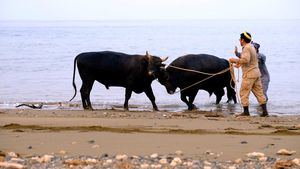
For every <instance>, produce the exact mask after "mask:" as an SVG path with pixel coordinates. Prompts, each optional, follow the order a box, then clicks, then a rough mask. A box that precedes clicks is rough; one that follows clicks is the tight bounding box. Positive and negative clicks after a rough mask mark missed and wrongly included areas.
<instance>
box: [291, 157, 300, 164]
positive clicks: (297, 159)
mask: <svg viewBox="0 0 300 169" xmlns="http://www.w3.org/2000/svg"><path fill="white" fill-rule="evenodd" d="M292 162H293V163H294V164H296V165H297V166H300V159H299V158H295V159H293V160H292Z"/></svg>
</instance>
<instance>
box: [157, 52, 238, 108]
mask: <svg viewBox="0 0 300 169" xmlns="http://www.w3.org/2000/svg"><path fill="white" fill-rule="evenodd" d="M170 65H171V66H168V67H167V68H166V69H161V71H160V75H159V76H158V80H159V82H160V83H161V84H162V85H164V86H165V87H166V89H167V92H168V93H169V94H173V93H174V92H175V90H176V88H177V87H179V88H180V89H181V91H180V95H181V100H182V101H183V102H184V103H186V104H187V106H188V109H189V110H192V109H195V108H196V106H195V105H194V104H193V102H194V99H195V97H196V95H197V93H198V90H199V89H202V90H205V91H207V92H208V93H209V94H210V95H212V93H214V94H215V95H216V104H218V103H219V102H220V101H221V99H222V96H223V95H224V87H226V88H227V97H228V101H227V102H229V101H230V100H232V99H233V100H234V102H235V103H236V96H235V91H234V89H233V88H232V87H234V85H235V84H234V82H233V81H232V79H231V74H230V71H225V72H223V73H221V74H218V75H215V76H213V77H211V78H209V77H210V76H211V75H206V74H202V73H199V72H205V73H210V74H215V73H218V72H221V71H223V70H226V69H228V68H229V62H228V61H227V60H225V59H221V58H218V57H216V56H212V55H207V54H199V55H193V54H190V55H185V56H182V57H179V58H177V59H176V60H174V61H173V62H172V63H171V64H170ZM179 68H183V69H185V70H183V69H179ZM188 70H195V71H198V72H195V71H188ZM202 80H203V82H201V83H199V84H197V82H200V81H202ZM194 84H196V85H194ZM191 85H194V86H191ZM189 86H191V87H190V88H188V87H189ZM187 97H188V99H187Z"/></svg>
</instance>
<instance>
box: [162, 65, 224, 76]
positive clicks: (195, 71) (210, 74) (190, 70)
mask: <svg viewBox="0 0 300 169" xmlns="http://www.w3.org/2000/svg"><path fill="white" fill-rule="evenodd" d="M168 67H172V68H175V69H178V70H184V71H187V72H194V73H199V74H204V75H209V76H212V75H215V73H206V72H201V71H198V70H192V69H185V68H181V67H177V66H173V65H169V66H168ZM227 69H228V68H227ZM227 69H224V70H222V71H225V70H226V71H225V72H227V71H228V70H227ZM222 71H221V72H222ZM225 72H224V73H225ZM218 73H220V72H218Z"/></svg>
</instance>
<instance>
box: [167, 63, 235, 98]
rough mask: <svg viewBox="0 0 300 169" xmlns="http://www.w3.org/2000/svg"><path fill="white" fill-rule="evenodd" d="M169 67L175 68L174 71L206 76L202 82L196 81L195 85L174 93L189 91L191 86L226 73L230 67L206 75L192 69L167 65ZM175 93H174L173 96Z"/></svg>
mask: <svg viewBox="0 0 300 169" xmlns="http://www.w3.org/2000/svg"><path fill="white" fill-rule="evenodd" d="M169 67H172V68H175V69H178V70H183V71H187V72H194V73H198V74H204V75H208V77H207V78H205V79H202V80H200V81H198V82H196V83H194V84H192V85H190V86H187V87H185V88H183V89H180V90H179V91H176V92H175V93H178V92H182V91H184V90H186V89H189V88H191V87H193V86H195V85H197V84H200V83H202V82H204V81H206V80H208V79H210V78H212V77H214V76H217V75H220V74H223V73H226V72H227V71H229V70H230V67H229V68H226V69H224V70H221V71H220V72H217V73H206V72H201V71H197V70H192V69H185V68H181V67H177V66H173V65H169ZM175 93H174V94H175Z"/></svg>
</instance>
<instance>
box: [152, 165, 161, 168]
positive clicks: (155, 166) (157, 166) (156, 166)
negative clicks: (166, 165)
mask: <svg viewBox="0 0 300 169" xmlns="http://www.w3.org/2000/svg"><path fill="white" fill-rule="evenodd" d="M161 167H162V166H161V165H160V164H151V168H161Z"/></svg>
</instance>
